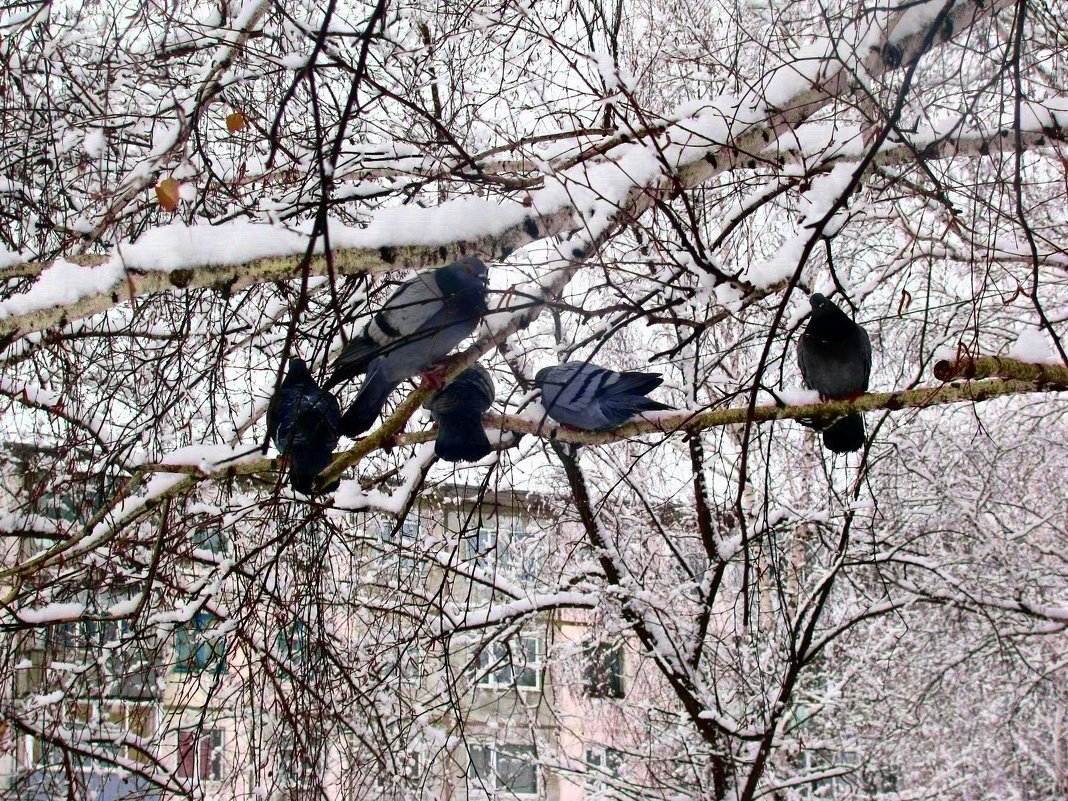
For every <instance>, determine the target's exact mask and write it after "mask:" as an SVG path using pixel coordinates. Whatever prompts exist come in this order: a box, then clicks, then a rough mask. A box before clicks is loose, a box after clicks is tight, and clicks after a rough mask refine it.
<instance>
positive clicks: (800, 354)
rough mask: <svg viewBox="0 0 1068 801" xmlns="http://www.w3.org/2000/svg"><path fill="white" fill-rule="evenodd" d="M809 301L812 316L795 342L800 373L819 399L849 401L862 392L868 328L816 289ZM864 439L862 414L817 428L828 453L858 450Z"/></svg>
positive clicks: (868, 346) (867, 367) (868, 358)
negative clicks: (822, 428) (857, 322)
mask: <svg viewBox="0 0 1068 801" xmlns="http://www.w3.org/2000/svg"><path fill="white" fill-rule="evenodd" d="M809 302H810V303H811V304H812V316H811V317H810V318H809V321H808V326H807V327H806V328H805V331H804V333H803V334H801V338H800V339H799V340H798V342H797V364H798V366H799V367H800V368H801V376H802V377H803V378H804V379H805V383H806V384H807V385H808V387H809V388H810V389H814V390H816V391H817V392H819V393H820V398H822V399H823V400H853V399H854V398H856V397H857V396H859V395H861V394H862V393H864V392H867V390H868V378H869V377H870V376H871V341H870V340H869V339H868V332H867V331H865V330H864V328H863V327H862V326H860V325H857V324H856V323H855V322H853V321H852V320H851V319H849V317H848V316H847V315H846V313H845V312H843V311H842V310H841V309H839V308H838V307H837V306H836V305H835V304H833V303H832V302H831V301H829V300H827V298H825V297H824V296H823V295H821V294H819V293H818V292H817V293H814V294H813V295H812V297H810V298H809ZM864 440H865V435H864V418H862V417H861V416H860V415H859V414H851V415H849V416H848V417H844V418H842V419H841V420H838V421H837V422H835V423H833V424H832V425H830V426H828V427H827V428H825V429H824V430H823V444H824V445H825V446H826V447H827V449H828V450H830V451H833V452H834V453H848V452H850V451H859V450H860V449H861V448H863V447H864Z"/></svg>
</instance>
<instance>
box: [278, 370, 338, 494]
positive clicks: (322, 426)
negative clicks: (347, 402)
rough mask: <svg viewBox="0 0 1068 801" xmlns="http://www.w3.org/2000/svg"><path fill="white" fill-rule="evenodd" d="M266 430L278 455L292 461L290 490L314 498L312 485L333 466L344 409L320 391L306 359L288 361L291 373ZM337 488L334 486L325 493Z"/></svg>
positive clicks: (280, 391) (287, 377)
mask: <svg viewBox="0 0 1068 801" xmlns="http://www.w3.org/2000/svg"><path fill="white" fill-rule="evenodd" d="M267 426H268V428H269V429H270V432H271V438H272V439H274V444H275V446H276V447H277V448H278V452H279V453H281V454H283V455H285V456H288V457H289V460H290V467H289V483H290V486H292V487H293V489H295V490H296V491H297V492H302V493H304V494H305V495H311V494H312V482H314V480H315V477H316V476H317V475H319V473H320V472H321V471H322V470H323V469H324V468H325V467H326V466H327V465H328V464H330V457H331V455H332V454H333V452H334V448H336V447H337V439H338V429H339V428H340V426H341V409H340V408H338V405H337V400H336V399H335V398H334V396H333V395H331V394H330V393H329V392H325V391H323V390H321V389H319V386H318V384H316V383H315V379H314V378H312V376H311V373H309V372H308V367H307V365H306V364H305V363H304V360H303V359H290V360H289V372H288V373H287V374H286V377H285V380H284V381H283V382H282V386H281V387H280V388H279V390H278V394H277V395H275V397H274V400H272V401H271V407H270V409H269V410H268V412H267ZM336 488H337V484H336V483H335V484H333V485H332V486H331V487H327V488H326V491H327V492H330V491H332V490H334V489H336Z"/></svg>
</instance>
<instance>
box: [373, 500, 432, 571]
mask: <svg viewBox="0 0 1068 801" xmlns="http://www.w3.org/2000/svg"><path fill="white" fill-rule="evenodd" d="M378 532H379V533H378V536H379V539H380V540H381V541H382V550H383V551H384V552H385V553H386V555H387V556H389V557H390V565H391V566H394V565H395V566H396V567H397V569H398V570H399V571H400V572H401V573H403V574H409V573H412V572H414V571H416V570H417V569H418V572H419V575H420V576H422V575H425V574H426V570H427V565H426V562H425V561H423V560H421V559H417V558H416V554H417V553H418V545H419V541H420V539H421V533H422V525H421V523H420V520H419V517H418V516H417V515H416V514H415V512H414V511H413V512H411V513H409V514H408V516H407V517H406V518H405V519H404V522H403V523H401V524H400V527H399V528H398V527H397V526H396V525H394V524H385V523H384V524H382V525H381V526H380V527H379V530H378Z"/></svg>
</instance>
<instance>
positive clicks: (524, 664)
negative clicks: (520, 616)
mask: <svg viewBox="0 0 1068 801" xmlns="http://www.w3.org/2000/svg"><path fill="white" fill-rule="evenodd" d="M540 657H541V640H539V639H538V638H537V637H517V638H513V639H511V640H509V641H507V642H503V643H501V642H491V643H489V644H488V645H487V646H486V647H485V648H483V649H482V651H481V652H480V653H479V655H478V686H479V687H491V688H504V687H516V688H518V689H521V690H537V689H540V688H541V664H540Z"/></svg>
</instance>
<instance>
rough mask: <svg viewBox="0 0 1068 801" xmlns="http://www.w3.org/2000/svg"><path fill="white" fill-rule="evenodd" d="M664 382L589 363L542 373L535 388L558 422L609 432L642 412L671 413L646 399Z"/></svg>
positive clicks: (568, 364) (653, 375)
mask: <svg viewBox="0 0 1068 801" xmlns="http://www.w3.org/2000/svg"><path fill="white" fill-rule="evenodd" d="M663 380H664V379H663V377H662V376H661V375H659V374H658V373H617V372H616V371H615V370H608V369H606V368H604V367H598V366H597V365H596V364H590V363H588V362H565V363H564V364H558V365H556V366H555V367H545V368H543V369H542V370H539V371H538V374H537V375H536V376H535V377H534V385H535V386H536V387H538V389H540V390H541V403H542V405H543V406H544V407H545V411H547V412H548V413H549V415H550V416H551V417H552V418H553V419H554V420H557V421H559V422H561V423H564V424H565V425H569V426H572V427H573V428H579V429H582V430H584V431H607V430H609V429H612V428H618V427H619V426H621V425H623V423H625V422H627V421H628V420H629V419H630V418H632V417H633V416H634V415H636V414H639V413H641V412H648V411H658V410H663V409H670V408H671V407H670V406H665V405H664V404H662V403H658V402H657V401H655V400H652V399H650V398H647V397H645V396H646V395H647V394H648V393H650V392H652V391H653V390H654V389H656V388H657V387H658V386H660V384H661V382H663Z"/></svg>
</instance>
